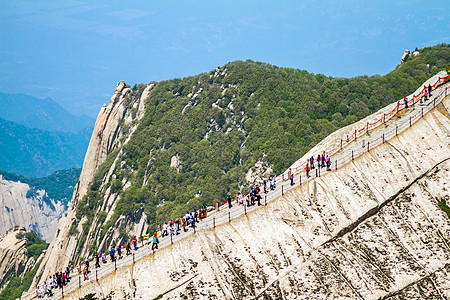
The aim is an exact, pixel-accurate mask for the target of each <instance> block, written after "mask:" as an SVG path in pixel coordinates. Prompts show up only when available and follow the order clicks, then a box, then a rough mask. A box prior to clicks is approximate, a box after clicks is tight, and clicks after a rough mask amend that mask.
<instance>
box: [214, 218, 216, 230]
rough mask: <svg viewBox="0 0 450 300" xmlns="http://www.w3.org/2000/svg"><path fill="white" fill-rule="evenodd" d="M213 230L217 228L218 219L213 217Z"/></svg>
mask: <svg viewBox="0 0 450 300" xmlns="http://www.w3.org/2000/svg"><path fill="white" fill-rule="evenodd" d="M213 228H216V217H213Z"/></svg>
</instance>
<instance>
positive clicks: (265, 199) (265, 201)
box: [264, 195, 267, 206]
mask: <svg viewBox="0 0 450 300" xmlns="http://www.w3.org/2000/svg"><path fill="white" fill-rule="evenodd" d="M266 205H267V195H265V196H264V206H266Z"/></svg>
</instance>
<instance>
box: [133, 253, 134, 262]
mask: <svg viewBox="0 0 450 300" xmlns="http://www.w3.org/2000/svg"><path fill="white" fill-rule="evenodd" d="M133 265H134V252H133Z"/></svg>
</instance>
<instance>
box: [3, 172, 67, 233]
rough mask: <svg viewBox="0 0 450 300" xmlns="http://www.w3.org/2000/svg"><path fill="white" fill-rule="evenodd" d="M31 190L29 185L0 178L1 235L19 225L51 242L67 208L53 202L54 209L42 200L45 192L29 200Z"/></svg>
mask: <svg viewBox="0 0 450 300" xmlns="http://www.w3.org/2000/svg"><path fill="white" fill-rule="evenodd" d="M29 189H30V187H29V186H28V184H25V183H21V182H14V181H8V180H4V179H3V178H2V176H0V234H5V233H6V231H7V230H8V229H10V228H12V227H14V226H16V225H18V226H23V227H25V228H26V229H27V230H33V231H35V232H36V233H37V234H38V235H39V236H41V237H42V238H43V239H44V240H46V241H50V240H51V239H52V238H53V235H54V234H55V231H56V228H57V227H58V220H59V218H61V216H62V214H63V213H64V212H65V207H64V205H63V204H62V203H61V202H54V201H52V204H53V206H54V209H52V208H51V207H50V206H49V205H48V204H47V203H45V202H44V201H43V200H42V198H43V196H44V191H40V193H38V194H39V195H38V196H35V197H32V198H27V196H26V195H27V192H28V190H29Z"/></svg>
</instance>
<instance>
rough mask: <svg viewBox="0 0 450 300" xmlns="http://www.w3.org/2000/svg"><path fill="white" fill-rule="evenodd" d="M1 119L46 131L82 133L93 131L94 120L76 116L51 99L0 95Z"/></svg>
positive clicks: (23, 95) (20, 95)
mask: <svg viewBox="0 0 450 300" xmlns="http://www.w3.org/2000/svg"><path fill="white" fill-rule="evenodd" d="M0 118H2V119H5V120H7V121H12V122H14V123H18V124H21V125H24V126H26V127H29V128H37V129H41V130H46V131H64V132H72V133H80V132H82V131H84V130H85V129H86V128H89V129H92V128H93V126H94V122H95V121H94V119H92V118H91V117H88V116H86V115H82V116H74V115H72V114H70V113H69V112H68V111H66V110H65V109H64V108H63V107H62V106H61V105H59V104H58V103H56V102H55V101H53V100H52V99H50V98H45V99H39V98H35V97H31V96H28V95H25V94H5V93H0Z"/></svg>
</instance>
